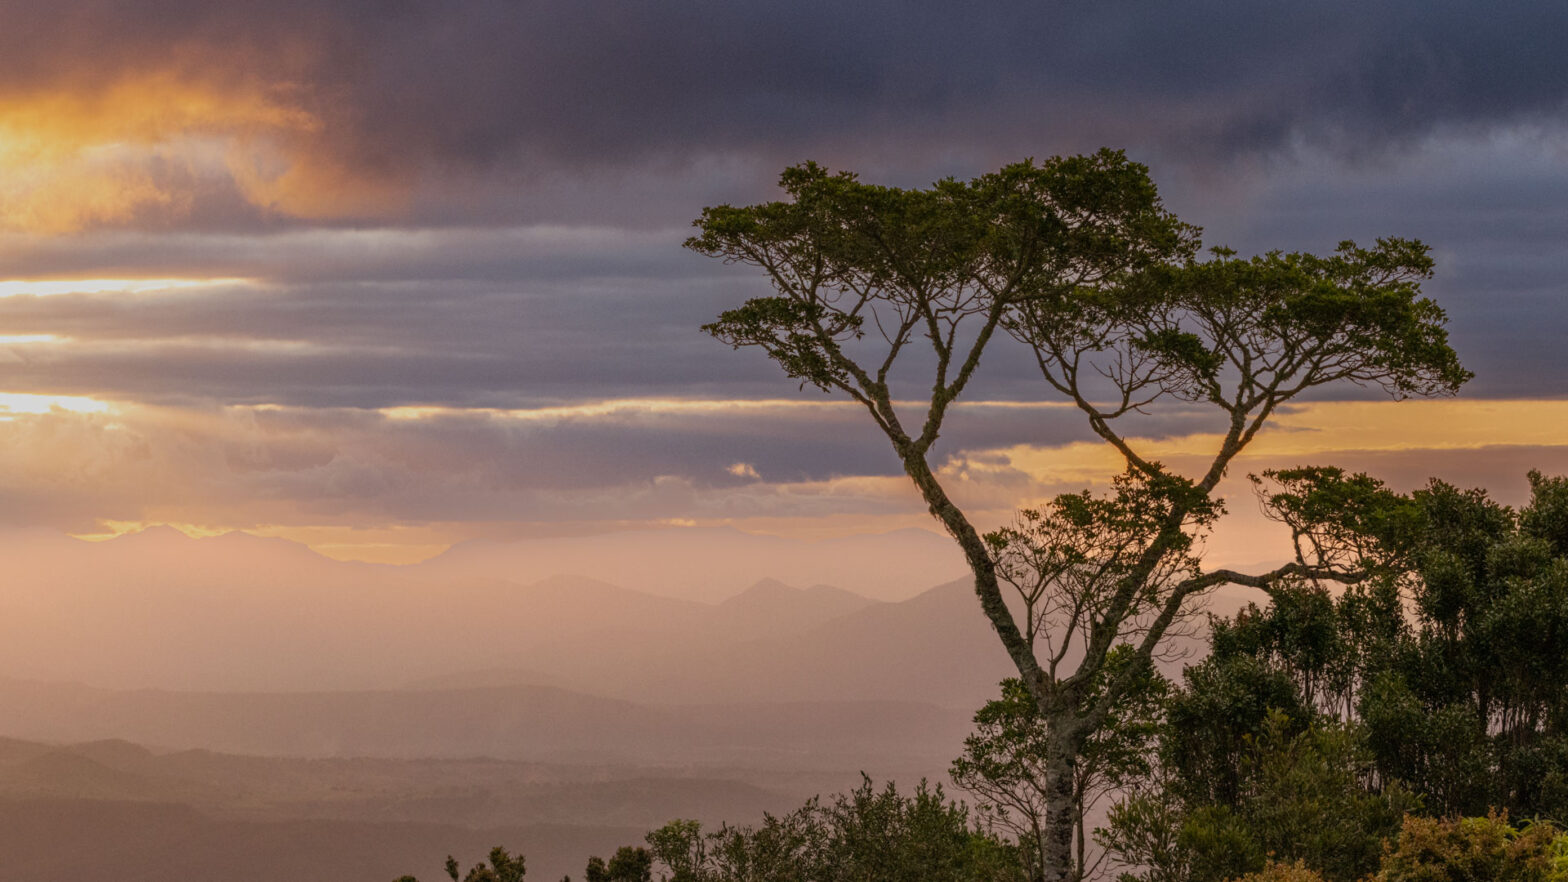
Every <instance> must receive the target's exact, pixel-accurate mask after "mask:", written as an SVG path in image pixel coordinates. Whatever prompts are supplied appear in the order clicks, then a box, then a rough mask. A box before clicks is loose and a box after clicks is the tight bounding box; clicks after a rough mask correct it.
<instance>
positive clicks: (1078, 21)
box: [0, 0, 1568, 178]
mask: <svg viewBox="0 0 1568 882" xmlns="http://www.w3.org/2000/svg"><path fill="white" fill-rule="evenodd" d="M3 12H4V16H5V20H6V22H7V27H6V29H5V30H4V32H3V34H0V89H3V90H4V91H5V92H7V93H15V92H18V91H25V90H27V89H29V88H42V87H45V86H51V85H59V84H65V85H69V86H70V87H72V88H77V89H82V88H88V89H90V88H93V87H94V86H95V85H105V84H109V83H113V82H114V81H116V80H117V79H118V78H120V77H122V76H123V75H125V73H126V72H127V71H136V70H138V69H148V70H172V71H174V72H175V73H177V74H179V75H181V76H190V77H197V78H203V79H206V80H212V81H217V82H240V81H250V80H254V81H259V82H262V83H264V84H265V85H266V87H267V88H268V89H269V90H270V94H273V95H274V96H275V97H276V98H277V99H278V100H279V101H283V102H286V103H289V104H296V105H298V106H300V107H302V108H304V109H305V110H308V111H309V112H311V113H313V114H315V115H316V116H317V117H319V118H320V119H321V121H322V123H323V128H322V130H321V132H320V133H319V134H318V135H315V136H312V137H313V139H314V140H313V142H312V143H313V146H312V148H311V149H314V150H323V151H327V152H330V153H333V154H334V155H336V156H338V157H339V158H341V159H342V160H343V161H344V162H346V163H348V164H350V165H351V166H352V167H353V168H355V169H357V170H358V171H359V173H362V174H364V175H367V176H370V177H389V178H406V177H410V176H417V175H419V174H425V173H430V172H436V173H447V172H455V173H457V174H458V175H459V176H461V175H464V174H469V173H472V172H475V171H476V170H477V171H483V170H486V169H497V168H508V167H513V166H517V165H519V164H521V166H522V167H525V168H535V167H536V169H544V168H559V169H567V170H577V171H583V170H589V169H594V168H603V167H607V166H621V167H624V166H641V165H644V164H647V163H652V162H657V161H661V160H670V159H676V160H679V161H682V162H684V161H685V160H686V159H689V158H690V157H693V156H696V155H716V154H727V153H737V154H757V155H764V156H766V157H768V158H769V159H777V158H780V157H784V158H789V159H797V158H800V157H801V156H802V155H803V154H809V155H816V154H817V153H819V152H820V151H826V152H828V153H831V154H836V155H838V156H846V157H847V156H857V155H858V156H860V157H862V158H863V160H869V161H871V162H873V163H876V164H879V165H882V166H884V167H885V166H888V165H894V166H902V167H904V168H908V167H909V165H910V163H911V161H913V162H914V163H915V164H917V165H919V166H921V167H928V166H931V165H932V164H936V165H940V164H941V163H943V162H944V161H946V160H944V159H943V157H947V156H951V155H953V154H954V153H955V152H956V153H958V154H966V155H971V156H973V155H974V154H976V153H979V154H983V155H984V156H985V157H986V159H987V160H988V161H989V159H990V158H991V157H992V155H994V154H996V153H998V152H999V151H1000V152H1001V153H1003V154H1006V155H1009V156H1011V155H1015V154H1017V155H1022V154H1024V153H1034V152H1040V151H1050V150H1056V149H1083V148H1085V147H1095V146H1098V145H1099V144H1101V143H1113V144H1116V145H1118V146H1128V147H1132V148H1135V149H1139V150H1142V151H1144V152H1148V151H1156V152H1159V153H1163V154H1167V155H1170V156H1172V157H1177V158H1183V157H1184V158H1185V159H1187V160H1194V159H1202V160H1204V161H1208V160H1212V159H1214V158H1216V157H1224V156H1234V155H1237V154H1243V153H1256V152H1267V151H1271V150H1274V149H1276V148H1279V147H1281V146H1282V145H1286V144H1288V143H1290V142H1292V141H1293V140H1298V139H1304V140H1306V141H1309V142H1322V143H1326V144H1332V145H1334V146H1335V147H1337V148H1341V149H1345V150H1350V151H1357V152H1359V151H1366V150H1371V149H1376V148H1377V147H1379V146H1381V145H1384V144H1386V143H1388V142H1390V141H1392V140H1400V139H1405V138H1408V137H1410V136H1414V135H1420V134H1423V133H1426V132H1430V131H1433V130H1434V129H1437V128H1440V127H1444V126H1472V125H1488V124H1493V123H1498V122H1511V121H1518V120H1527V119H1532V118H1539V117H1543V116H1550V115H1554V114H1557V113H1559V112H1560V111H1561V110H1562V108H1563V106H1564V99H1565V96H1568V65H1563V64H1562V63H1561V35H1562V34H1563V33H1565V32H1568V7H1565V6H1563V5H1562V4H1560V3H1551V2H1538V3H1530V4H1508V5H1484V6H1483V5H1479V4H1472V3H1459V2H1437V3H1434V2H1418V0H1407V2H1399V3H1360V2H1357V3H1350V2H1334V3H1312V4H1291V5H1280V4H1259V3H1213V2H1207V3H1205V2H1196V3H1180V4H1177V3H1133V2H1110V3H1098V4H1069V3H1039V2H1030V3H991V4H986V5H985V6H983V7H970V6H964V5H962V4H950V3H939V2H921V3H906V2H891V0H887V2H868V3H855V4H841V3H827V2H795V3H787V4H783V3H779V4H761V3H737V2H722V0H709V2H700V3H682V2H652V0H555V2H544V0H529V2H510V0H508V2H503V0H464V2H454V3H433V2H413V0H408V2H397V0H375V2H372V0H330V2H319V0H309V2H307V0H282V2H278V3H268V4H254V3H240V2H235V0H229V2H210V0H133V2H122V0H114V2H110V0H97V2H94V0H65V2H61V3H50V4H37V3H25V2H20V0H12V2H8V3H5V4H4V6H3ZM921 156H923V157H925V159H924V161H921V160H919V159H917V157H921ZM895 157H896V160H895Z"/></svg>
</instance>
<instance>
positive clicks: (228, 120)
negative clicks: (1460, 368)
mask: <svg viewBox="0 0 1568 882" xmlns="http://www.w3.org/2000/svg"><path fill="white" fill-rule="evenodd" d="M0 20H3V21H4V22H5V27H4V28H3V29H0V530H4V529H22V528H29V529H45V530H51V531H57V532H64V533H69V534H71V535H75V536H82V537H93V538H102V537H106V536H113V535H116V534H119V533H124V532H127V531H132V530H137V529H140V528H143V527H146V526H149V525H154V524H170V525H174V526H176V527H179V528H180V529H184V530H186V531H188V532H191V533H194V534H214V533H221V532H224V531H229V530H244V531H248V532H252V533H256V534H258V535H263V536H279V537H283V538H289V539H293V540H296V541H300V542H304V543H306V544H309V545H310V546H311V547H313V548H316V549H317V550H319V551H322V552H323V553H326V554H329V555H331V556H334V557H339V558H347V559H357V560H372V561H383V562H393V563H409V562H414V561H418V560H421V559H424V558H428V557H430V556H431V555H434V554H437V553H439V552H441V551H442V550H443V549H445V548H447V547H448V546H450V545H452V544H454V543H458V542H463V541H465V540H472V539H512V538H519V537H529V538H537V537H549V536H563V537H565V536H583V535H588V534H610V535H613V534H616V531H634V532H639V531H648V530H661V529H668V530H674V529H681V528H683V527H691V526H697V527H730V528H734V529H736V530H740V531H744V532H753V533H764V534H778V535H789V536H801V537H812V538H824V537H835V536H844V535H853V534H858V533H873V532H881V531H888V530H895V529H902V528H908V527H930V526H931V525H930V522H929V518H928V517H927V516H926V515H925V514H924V512H923V506H922V505H921V504H920V503H919V501H918V499H917V497H916V496H915V495H914V493H913V491H912V490H911V489H910V488H909V487H908V486H907V481H906V480H905V479H904V478H903V477H902V475H901V474H900V473H899V471H898V465H897V462H896V461H895V460H894V458H893V456H892V454H891V453H890V451H889V450H888V449H887V447H886V443H885V441H883V440H882V439H881V437H880V436H879V435H878V434H877V433H876V430H875V429H874V427H873V426H871V425H870V423H869V422H868V421H867V420H866V418H865V415H864V414H863V413H860V412H857V411H856V410H855V409H854V407H853V406H851V405H848V404H846V403H844V402H841V401H836V400H834V399H832V398H830V397H827V396H824V395H822V394H820V393H817V392H814V391H812V390H809V389H807V390H801V389H800V388H798V384H796V383H793V382H790V381H789V380H787V379H786V378H784V377H782V376H781V375H780V374H779V372H778V371H777V370H776V368H775V367H774V366H773V365H772V364H771V363H769V362H768V361H767V360H766V359H765V358H764V357H763V356H761V355H760V354H758V353H755V352H733V351H731V350H730V349H729V348H728V347H725V346H723V345H721V344H719V343H717V342H715V341H714V340H712V339H710V338H708V337H707V336H705V335H704V334H702V333H701V332H700V331H699V330H698V327H699V326H700V325H701V324H702V323H703V322H705V321H708V320H711V319H712V318H713V317H714V316H715V315H716V314H717V313H718V312H719V311H720V310H723V309H725V308H728V307H730V306H734V305H737V304H738V303H740V302H741V301H743V300H744V299H745V298H746V297H749V296H754V295H756V294H759V293H762V292H764V291H765V290H766V284H765V281H764V280H763V279H762V278H761V277H760V276H758V275H757V274H756V273H755V272H753V271H748V270H747V269H746V268H744V267H734V266H725V265H723V264H720V263H717V262H715V261H711V260H708V259H706V258H703V257H701V256H699V255H696V254H694V253H691V252H688V251H685V250H683V249H682V248H681V247H680V243H681V241H682V240H683V239H684V238H685V236H686V235H688V233H689V230H690V223H691V220H692V219H693V218H695V217H696V216H697V215H698V214H699V213H700V211H701V209H702V208H703V207H704V206H707V205H712V204H717V203H721V202H731V203H735V204H745V203H752V202H759V201H765V200H769V199H773V198H777V194H778V191H777V189H776V181H777V177H778V174H779V172H780V170H781V169H783V168H784V167H785V166H787V165H790V164H793V163H797V162H801V161H803V160H807V159H813V160H816V161H818V162H822V163H824V164H827V165H829V166H831V167H833V168H842V169H850V170H854V171H856V172H858V173H859V174H860V175H861V177H862V178H863V179H865V180H868V181H875V182H880V183H890V184H896V185H901V186H922V185H925V184H928V183H930V182H931V181H933V180H935V179H937V178H940V177H944V176H948V175H955V176H959V177H970V176H974V175H977V174H981V173H984V172H986V171H989V170H993V169H995V168H997V167H998V166H1000V165H1001V164H1003V163H1006V162H1011V161H1015V160H1018V159H1022V158H1025V157H1031V156H1032V157H1038V158H1045V157H1048V156H1052V155H1057V154H1067V153H1077V152H1087V151H1092V150H1095V149H1097V148H1099V147H1102V146H1109V147H1114V148H1119V149H1125V150H1126V151H1127V152H1128V154H1129V155H1130V156H1131V157H1132V158H1133V159H1135V160H1137V161H1140V162H1143V163H1146V164H1147V165H1148V166H1149V167H1150V170H1151V174H1152V176H1153V178H1154V180H1155V181H1156V183H1157V184H1158V185H1159V187H1160V190H1161V193H1162V196H1163V198H1164V200H1165V202H1166V204H1167V206H1168V207H1170V208H1171V209H1172V210H1174V211H1175V212H1176V213H1177V214H1179V215H1180V216H1181V217H1182V218H1183V219H1185V220H1187V221H1189V222H1192V223H1195V224H1198V225H1200V226H1202V227H1203V228H1204V230H1205V233H1204V238H1205V241H1206V243H1208V244H1213V245H1228V246H1231V247H1234V248H1237V249H1239V250H1241V251H1242V253H1244V254H1246V253H1257V252H1261V251H1266V250H1270V249H1276V248H1278V249H1286V250H1308V251H1314V252H1326V251H1329V250H1332V249H1333V247H1334V246H1335V244H1336V243H1338V242H1339V241H1340V240H1343V239H1357V240H1360V241H1363V242H1369V241H1370V240H1372V239H1373V238H1375V237H1377V236H1390V235H1392V236H1407V237H1416V238H1420V239H1422V240H1424V241H1425V242H1427V243H1428V244H1429V245H1431V247H1432V249H1433V254H1434V256H1435V258H1436V261H1437V268H1436V276H1435V278H1434V279H1433V280H1432V281H1430V282H1429V283H1427V284H1426V286H1425V290H1426V291H1427V293H1428V294H1430V295H1431V296H1432V297H1433V298H1434V299H1436V300H1437V301H1438V302H1439V303H1440V304H1441V305H1442V306H1443V307H1444V308H1445V309H1446V310H1447V311H1448V313H1449V316H1450V325H1449V327H1450V333H1451V339H1452V342H1453V345H1454V347H1455V348H1456V349H1457V351H1458V352H1459V354H1460V357H1461V359H1462V360H1463V361H1464V363H1465V364H1466V366H1467V367H1469V368H1470V369H1471V370H1473V371H1474V372H1475V374H1476V377H1475V379H1474V381H1472V382H1471V383H1470V384H1469V385H1468V386H1467V387H1466V388H1465V389H1464V390H1463V392H1462V393H1461V395H1460V396H1459V397H1458V398H1456V399H1453V400H1444V401H1436V402H1402V403H1396V402H1389V401H1383V400H1379V399H1377V398H1376V397H1375V396H1370V395H1369V394H1368V393H1367V392H1366V391H1365V390H1360V389H1356V388H1354V387H1349V388H1345V389H1334V390H1328V391H1327V392H1326V393H1325V394H1323V395H1320V396H1318V397H1316V398H1314V400H1312V401H1311V402H1309V403H1306V404H1303V405H1301V406H1299V407H1296V408H1293V409H1292V410H1291V411H1289V412H1288V413H1286V414H1283V415H1282V416H1281V418H1280V419H1279V420H1278V426H1277V427H1276V428H1275V429H1273V430H1271V431H1270V432H1269V433H1266V434H1265V435H1264V436H1262V437H1261V438H1260V440H1259V442H1258V446H1257V449H1256V451H1254V452H1253V453H1252V454H1251V455H1250V456H1249V458H1247V459H1245V460H1244V461H1242V462H1241V463H1239V464H1238V466H1237V470H1238V477H1239V472H1240V471H1242V470H1256V469H1257V468H1262V467H1267V466H1269V465H1290V464H1295V463H1297V462H1305V461H1313V462H1334V463H1339V464H1343V465H1347V466H1350V467H1353V468H1361V469H1367V470H1370V471H1372V472H1373V473H1374V474H1377V475H1379V476H1381V477H1384V478H1385V479H1387V480H1389V481H1390V482H1391V483H1394V484H1396V485H1397V486H1400V487H1401V488H1407V489H1408V488H1410V487H1414V486H1419V484H1420V483H1422V482H1424V481H1425V480H1426V479H1427V477H1429V476H1432V475H1439V476H1442V477H1445V478H1447V479H1448V480H1451V481H1453V482H1455V483H1460V484H1464V485H1467V486H1469V485H1479V486H1486V487H1488V488H1490V489H1491V490H1492V491H1493V492H1494V494H1495V495H1497V496H1498V497H1499V498H1501V499H1504V500H1505V501H1508V502H1511V503H1518V502H1522V501H1523V499H1522V494H1523V492H1524V488H1525V480H1524V473H1525V471H1526V470H1528V469H1530V468H1540V469H1542V470H1544V471H1547V472H1555V473H1563V472H1568V360H1564V359H1563V358H1561V356H1560V351H1561V341H1562V340H1563V339H1564V335H1565V332H1568V301H1565V297H1568V63H1565V62H1564V61H1563V59H1562V52H1561V41H1562V35H1563V34H1565V33H1568V6H1565V5H1564V4H1561V3H1557V2H1520V3H1512V4H1476V3H1457V2H1432V0H1422V2H1416V0H1406V2H1384V3H1377V2H1372V3H1368V2H1355V3H1351V2H1343V3H1340V2H1321V3H1310V4H1289V5H1286V4H1265V3H1215V2H1189V3H1182V4H1176V3H1150V2H1142V3H1131V2H1102V3H1095V4H1087V3H1068V2H1031V3H1009V2H996V3H989V4H984V5H981V6H964V5H962V4H951V3H939V2H899V3H891V2H866V3H858V4H842V3H831V4H830V3H819V2H813V0H797V2H791V3H751V2H734V0H731V2H675V0H669V2H653V0H559V2H556V0H449V2H440V3H437V2H418V0H309V2H305V0H278V2H273V3H267V4H257V3H242V2H238V0H113V2H111V0H58V2H52V3H48V4H41V3H33V2H25V0H0ZM970 399H971V400H970V403H969V404H967V405H966V406H965V407H964V408H963V409H961V410H960V411H959V412H958V414H957V415H956V417H955V421H954V423H953V427H952V431H951V432H950V433H949V435H948V436H947V437H944V439H943V443H942V447H941V448H940V450H939V455H940V459H941V461H942V462H943V474H944V476H946V477H947V478H948V479H949V480H950V482H951V483H952V484H953V486H954V487H956V488H957V490H956V491H955V492H956V494H957V496H958V497H959V498H960V500H961V501H962V502H963V503H964V504H965V505H966V507H968V508H969V509H970V510H972V511H973V512H975V513H976V517H977V519H978V520H980V521H982V522H983V523H1000V522H1002V521H1005V520H1006V518H1007V517H1008V515H1009V513H1010V512H1011V511H1012V510H1013V509H1014V508H1016V507H1018V506H1020V505H1028V504H1032V503H1034V502H1037V501H1038V500H1040V499H1041V498H1044V497H1046V496H1049V495H1050V494H1052V493H1056V492H1063V491H1068V490H1074V489H1078V488H1080V487H1083V486H1089V485H1097V484H1103V483H1104V481H1105V480H1106V478H1107V477H1108V476H1109V475H1110V474H1111V473H1112V472H1114V471H1115V470H1116V463H1115V460H1114V458H1113V457H1112V456H1111V455H1110V454H1109V452H1108V451H1107V450H1105V449H1103V448H1102V447H1100V446H1098V445H1096V444H1094V443H1093V442H1092V441H1091V438H1090V436H1089V434H1088V432H1087V430H1086V429H1085V427H1084V426H1083V424H1082V421H1081V420H1080V419H1078V418H1077V416H1076V414H1075V413H1074V412H1073V411H1072V410H1070V409H1068V408H1064V407H1062V406H1061V403H1060V402H1059V401H1058V400H1057V399H1055V398H1054V397H1053V396H1051V395H1048V394H1046V392H1045V390H1043V389H1042V388H1041V384H1040V383H1039V381H1038V380H1037V379H1036V378H1035V377H1033V376H1031V374H1030V372H1029V369H1028V366H1027V365H1025V364H1023V363H1022V362H1021V361H1019V360H1018V359H1017V358H1016V357H1015V356H1008V355H1006V354H1005V353H1004V354H998V355H997V356H996V357H995V358H994V359H992V360H990V361H988V362H987V363H986V364H985V366H984V367H983V369H982V371H981V374H980V375H979V377H978V378H977V380H976V385H975V387H974V389H973V390H972V393H971V396H970ZM1145 431H1146V432H1147V434H1148V435H1149V437H1150V440H1149V442H1148V443H1149V444H1151V445H1153V446H1154V448H1155V449H1157V450H1159V451H1160V455H1161V456H1163V457H1165V459H1166V460H1167V461H1168V462H1171V463H1173V464H1176V465H1181V464H1184V463H1195V462H1196V461H1197V457H1198V456H1199V454H1200V453H1201V451H1203V450H1205V449H1207V446H1206V445H1207V444H1208V443H1210V442H1212V436H1211V434H1209V433H1212V431H1213V425H1212V422H1206V421H1205V416H1204V415H1200V414H1192V413H1185V412H1176V411H1167V412H1163V413H1162V414H1161V415H1160V416H1159V417H1158V418H1156V419H1154V420H1151V421H1149V423H1148V424H1147V426H1146V428H1145ZM1230 491H1231V492H1232V494H1233V495H1234V494H1241V495H1242V496H1244V495H1245V490H1244V489H1241V488H1239V487H1237V486H1234V485H1233V486H1231V487H1230ZM1231 507H1232V510H1233V511H1235V512H1237V514H1238V517H1243V519H1245V516H1247V515H1248V512H1249V511H1250V510H1251V509H1253V508H1255V506H1253V505H1252V504H1251V503H1249V502H1248V501H1247V500H1246V499H1244V498H1236V499H1233V504H1232V506H1231ZM1252 516H1253V520H1254V521H1256V517H1255V512H1252ZM1254 527H1256V529H1253V528H1252V527H1247V526H1246V525H1245V524H1244V525H1243V526H1241V527H1238V528H1236V529H1235V530H1234V531H1233V532H1232V533H1231V534H1229V535H1230V537H1231V538H1229V539H1226V540H1223V541H1218V540H1217V541H1218V544H1217V545H1216V553H1217V554H1220V555H1221V556H1227V557H1228V558H1229V559H1236V560H1250V559H1262V558H1268V557H1271V556H1273V555H1272V553H1267V552H1264V551H1262V550H1260V549H1259V548H1258V546H1257V543H1258V542H1259V541H1260V540H1259V539H1258V538H1257V537H1259V536H1262V535H1264V534H1263V533H1260V532H1258V531H1259V530H1263V529H1264V528H1263V527H1261V526H1257V525H1256V524H1254ZM1227 543H1228V544H1227ZM1249 556H1250V557H1249Z"/></svg>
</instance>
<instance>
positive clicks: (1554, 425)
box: [967, 399, 1568, 484]
mask: <svg viewBox="0 0 1568 882" xmlns="http://www.w3.org/2000/svg"><path fill="white" fill-rule="evenodd" d="M1219 441H1220V438H1219V436H1218V435H1210V434H1199V435H1184V436H1180V437H1175V438H1164V439H1148V438H1143V439H1132V445H1133V448H1134V449H1135V450H1137V451H1138V452H1139V454H1140V455H1142V456H1143V457H1144V458H1146V459H1152V460H1158V461H1160V462H1164V463H1166V464H1167V465H1171V466H1173V467H1178V468H1179V467H1180V466H1182V465H1185V464H1191V463H1195V462H1201V463H1202V464H1203V465H1205V466H1206V465H1207V463H1208V461H1209V460H1210V459H1212V457H1213V454H1214V451H1215V450H1217V449H1218V447H1219ZM1564 444H1568V401H1519V400H1511V401H1509V400H1465V399H1438V400H1429V401H1402V402H1390V401H1333V402H1319V403H1313V404H1304V405H1298V406H1295V407H1292V408H1290V409H1288V410H1284V411H1281V412H1280V413H1278V414H1276V415H1275V417H1274V419H1273V421H1272V422H1271V423H1270V425H1269V426H1267V427H1266V428H1264V430H1263V431H1262V432H1261V433H1259V435H1258V437H1257V438H1256V440H1254V441H1253V443H1252V444H1251V446H1249V447H1248V448H1247V450H1246V451H1245V452H1244V453H1243V454H1242V456H1241V457H1240V460H1241V461H1242V462H1246V461H1249V460H1250V461H1269V462H1277V461H1283V460H1292V459H1296V458H1305V457H1313V458H1324V457H1329V458H1331V457H1332V456H1333V455H1334V454H1335V453H1345V452H1351V451H1357V452H1361V451H1365V452H1399V451H1441V450H1478V449H1481V448H1484V447H1493V446H1501V445H1507V446H1540V447H1554V446H1561V445H1564ZM998 453H1000V454H1002V455H1003V456H1004V457H1005V459H1006V462H1007V467H1009V468H1013V469H1018V470H1021V471H1024V472H1026V473H1028V474H1030V475H1033V476H1036V477H1038V478H1041V479H1044V480H1049V481H1051V482H1053V483H1056V482H1060V483H1082V484H1094V483H1103V482H1104V481H1105V479H1106V478H1107V477H1108V476H1109V475H1112V474H1115V473H1116V472H1119V471H1120V470H1121V468H1122V462H1121V459H1120V457H1119V455H1118V454H1117V453H1116V451H1115V450H1114V449H1113V448H1111V447H1110V446H1108V445H1106V444H1100V443H1095V442H1080V443H1075V444H1068V445H1065V446H1061V447H1035V446H1030V445H1018V446H1014V447H1009V448H1006V449H1005V450H1002V451H998ZM967 467H968V468H971V469H975V470H983V469H986V468H990V467H991V466H987V465H986V464H985V463H984V462H980V463H970V464H968V465H967Z"/></svg>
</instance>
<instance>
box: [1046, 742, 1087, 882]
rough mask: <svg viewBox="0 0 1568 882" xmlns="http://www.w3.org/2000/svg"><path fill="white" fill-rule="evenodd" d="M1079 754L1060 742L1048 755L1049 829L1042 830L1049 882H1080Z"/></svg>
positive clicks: (1047, 825) (1047, 799)
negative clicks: (1076, 852) (1076, 844)
mask: <svg viewBox="0 0 1568 882" xmlns="http://www.w3.org/2000/svg"><path fill="white" fill-rule="evenodd" d="M1077 763H1078V751H1077V750H1075V749H1073V748H1072V747H1071V746H1070V745H1066V744H1062V743H1060V742H1058V743H1056V744H1053V745H1052V747H1051V750H1050V752H1049V753H1048V754H1047V756H1046V768H1045V826H1044V828H1043V829H1042V830H1041V831H1040V863H1041V865H1042V867H1043V868H1044V870H1045V874H1044V875H1045V882H1077V880H1076V875H1077V874H1076V872H1075V869H1076V864H1075V863H1074V861H1073V830H1074V827H1075V826H1076V825H1075V824H1074V823H1073V817H1074V816H1073V805H1074V800H1073V778H1074V771H1075V770H1076V766H1077Z"/></svg>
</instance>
